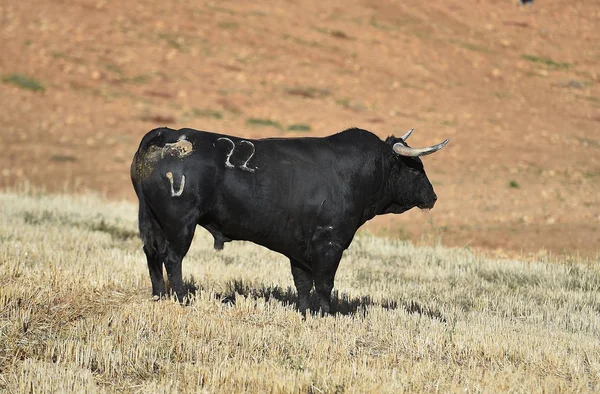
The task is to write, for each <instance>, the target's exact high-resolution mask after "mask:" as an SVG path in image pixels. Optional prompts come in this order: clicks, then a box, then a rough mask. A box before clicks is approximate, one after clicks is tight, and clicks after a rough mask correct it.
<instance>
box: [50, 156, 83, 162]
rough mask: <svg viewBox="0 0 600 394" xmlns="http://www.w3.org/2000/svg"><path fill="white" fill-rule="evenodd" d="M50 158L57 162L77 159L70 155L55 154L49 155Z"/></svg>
mask: <svg viewBox="0 0 600 394" xmlns="http://www.w3.org/2000/svg"><path fill="white" fill-rule="evenodd" d="M50 160H51V161H58V162H73V161H77V158H76V157H75V156H71V155H61V154H55V155H51V156H50Z"/></svg>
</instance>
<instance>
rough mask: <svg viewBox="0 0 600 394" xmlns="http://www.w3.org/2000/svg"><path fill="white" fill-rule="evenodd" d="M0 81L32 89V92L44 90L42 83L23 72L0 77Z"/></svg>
mask: <svg viewBox="0 0 600 394" xmlns="http://www.w3.org/2000/svg"><path fill="white" fill-rule="evenodd" d="M2 81H4V82H5V83H9V84H12V85H16V86H18V87H20V88H22V89H27V90H32V91H34V92H43V91H45V90H46V88H44V85H42V83H41V82H40V81H38V80H37V79H35V78H32V77H28V76H26V75H23V74H18V73H14V74H10V75H7V76H5V77H4V78H2Z"/></svg>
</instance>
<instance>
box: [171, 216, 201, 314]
mask: <svg viewBox="0 0 600 394" xmlns="http://www.w3.org/2000/svg"><path fill="white" fill-rule="evenodd" d="M195 229H196V221H192V223H191V224H188V225H184V224H183V223H182V227H181V228H179V230H178V231H177V232H173V233H171V236H170V237H169V239H168V246H167V253H166V256H165V268H166V270H167V276H168V278H169V284H170V285H171V289H172V290H173V292H174V293H175V295H176V296H177V299H178V300H179V301H180V302H183V300H184V298H185V296H186V295H187V290H186V288H185V286H184V285H183V277H182V274H181V262H182V260H183V258H184V257H185V255H186V254H187V252H188V250H189V249H190V245H191V244H192V239H193V238H194V230H195Z"/></svg>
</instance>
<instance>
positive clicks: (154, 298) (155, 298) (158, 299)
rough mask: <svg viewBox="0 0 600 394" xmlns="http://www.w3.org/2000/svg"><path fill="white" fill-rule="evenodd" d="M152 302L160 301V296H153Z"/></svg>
mask: <svg viewBox="0 0 600 394" xmlns="http://www.w3.org/2000/svg"><path fill="white" fill-rule="evenodd" d="M152 301H160V296H159V295H153V296H152Z"/></svg>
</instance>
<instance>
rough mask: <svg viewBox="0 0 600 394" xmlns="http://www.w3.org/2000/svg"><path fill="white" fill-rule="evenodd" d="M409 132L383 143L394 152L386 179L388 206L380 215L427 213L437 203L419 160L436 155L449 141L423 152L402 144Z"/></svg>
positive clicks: (420, 149)
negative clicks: (388, 196) (408, 211)
mask: <svg viewBox="0 0 600 394" xmlns="http://www.w3.org/2000/svg"><path fill="white" fill-rule="evenodd" d="M413 130H414V129H410V130H409V131H408V132H407V133H406V134H404V135H403V136H402V137H400V138H396V137H394V136H391V137H388V138H387V139H386V141H385V142H386V143H387V144H390V145H391V146H392V149H393V151H394V152H395V155H394V156H395V159H394V160H395V162H394V166H393V168H392V172H391V175H390V189H391V193H392V203H391V204H390V205H389V206H388V207H386V209H385V212H384V213H402V212H405V211H407V210H409V209H411V208H413V207H418V208H420V209H431V208H433V206H434V205H435V202H436V200H437V196H436V194H435V192H434V191H433V186H432V185H431V182H429V179H428V178H427V174H425V169H424V168H423V162H422V161H421V159H420V158H419V157H420V156H425V155H430V154H432V153H434V152H437V151H438V150H440V149H442V148H443V147H444V146H445V145H446V144H447V143H448V141H449V140H448V139H446V140H445V141H444V142H442V143H440V144H437V145H433V146H429V147H427V148H418V149H415V148H411V147H409V146H408V145H407V144H406V139H407V138H408V137H409V136H410V135H411V133H412V132H413Z"/></svg>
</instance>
